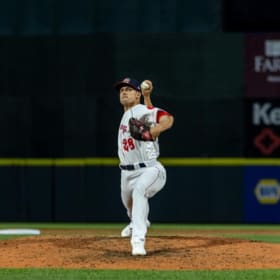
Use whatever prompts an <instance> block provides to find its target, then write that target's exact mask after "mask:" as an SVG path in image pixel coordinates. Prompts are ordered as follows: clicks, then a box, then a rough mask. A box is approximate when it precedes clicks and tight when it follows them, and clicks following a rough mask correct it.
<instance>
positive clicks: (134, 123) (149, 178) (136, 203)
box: [114, 78, 174, 256]
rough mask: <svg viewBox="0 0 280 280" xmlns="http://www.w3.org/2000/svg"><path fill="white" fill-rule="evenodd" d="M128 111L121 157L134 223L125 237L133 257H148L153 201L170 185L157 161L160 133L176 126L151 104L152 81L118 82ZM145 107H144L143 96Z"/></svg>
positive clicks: (124, 187) (121, 137)
mask: <svg viewBox="0 0 280 280" xmlns="http://www.w3.org/2000/svg"><path fill="white" fill-rule="evenodd" d="M114 88H115V89H116V90H117V91H118V92H119V98H120V103H121V104H122V106H123V108H124V114H123V116H122V119H121V122H120V126H119V133H118V156H119V160H120V169H121V199H122V203H123V205H124V206H125V208H126V209H127V214H128V217H129V218H130V223H129V225H128V226H126V227H125V228H124V229H123V230H122V232H121V236H122V237H131V239H130V242H131V246H132V255H134V256H135V255H140V256H141V255H146V249H145V240H146V234H147V228H148V227H149V226H150V222H149V220H148V214H149V202H148V200H149V198H151V197H153V196H154V195H155V194H156V193H157V192H159V191H160V190H161V189H162V188H163V187H164V185H165V182H166V170H165V168H164V167H163V166H162V164H161V163H160V162H159V161H158V160H157V158H158V156H159V154H160V151H159V142H158V137H159V135H160V133H162V132H163V131H165V130H167V129H169V128H171V127H172V125H173V122H174V118H173V116H172V115H171V114H169V113H168V112H167V111H165V110H163V109H160V108H156V107H154V106H153V104H152V101H151V93H152V90H153V84H152V82H151V81H149V80H145V81H143V82H142V83H141V84H140V83H139V82H138V81H137V80H135V79H131V78H125V79H123V80H122V81H119V82H117V83H116V84H115V85H114ZM142 96H143V98H144V104H141V97H142Z"/></svg>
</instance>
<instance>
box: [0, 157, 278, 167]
mask: <svg viewBox="0 0 280 280" xmlns="http://www.w3.org/2000/svg"><path fill="white" fill-rule="evenodd" d="M160 162H162V163H163V164H164V165H165V166H178V167H179V166H248V165H254V166H258V165H267V166H280V159H279V158H160ZM118 164H119V160H118V159H117V158H54V159H51V158H36V159H35V158H0V166H35V167H36V166H61V167H63V166H65V167H66V166H118Z"/></svg>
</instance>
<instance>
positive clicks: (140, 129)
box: [129, 118, 154, 141]
mask: <svg viewBox="0 0 280 280" xmlns="http://www.w3.org/2000/svg"><path fill="white" fill-rule="evenodd" d="M129 131H130V135H131V136H132V137H133V138H134V139H136V140H140V141H154V139H153V136H152V135H151V133H150V126H149V125H148V124H146V123H145V122H143V121H141V120H138V119H136V118H130V119H129Z"/></svg>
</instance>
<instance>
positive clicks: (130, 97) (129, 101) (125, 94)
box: [120, 86, 141, 107]
mask: <svg viewBox="0 0 280 280" xmlns="http://www.w3.org/2000/svg"><path fill="white" fill-rule="evenodd" d="M140 97H141V93H140V92H139V91H137V90H135V89H133V88H132V87H130V86H124V87H121V89H120V103H121V104H122V105H123V106H124V107H132V106H134V105H136V104H139V103H140Z"/></svg>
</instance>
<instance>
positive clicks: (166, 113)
mask: <svg viewBox="0 0 280 280" xmlns="http://www.w3.org/2000/svg"><path fill="white" fill-rule="evenodd" d="M162 116H171V114H170V113H168V112H166V111H163V110H158V112H157V123H158V122H159V120H160V118H161V117H162Z"/></svg>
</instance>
